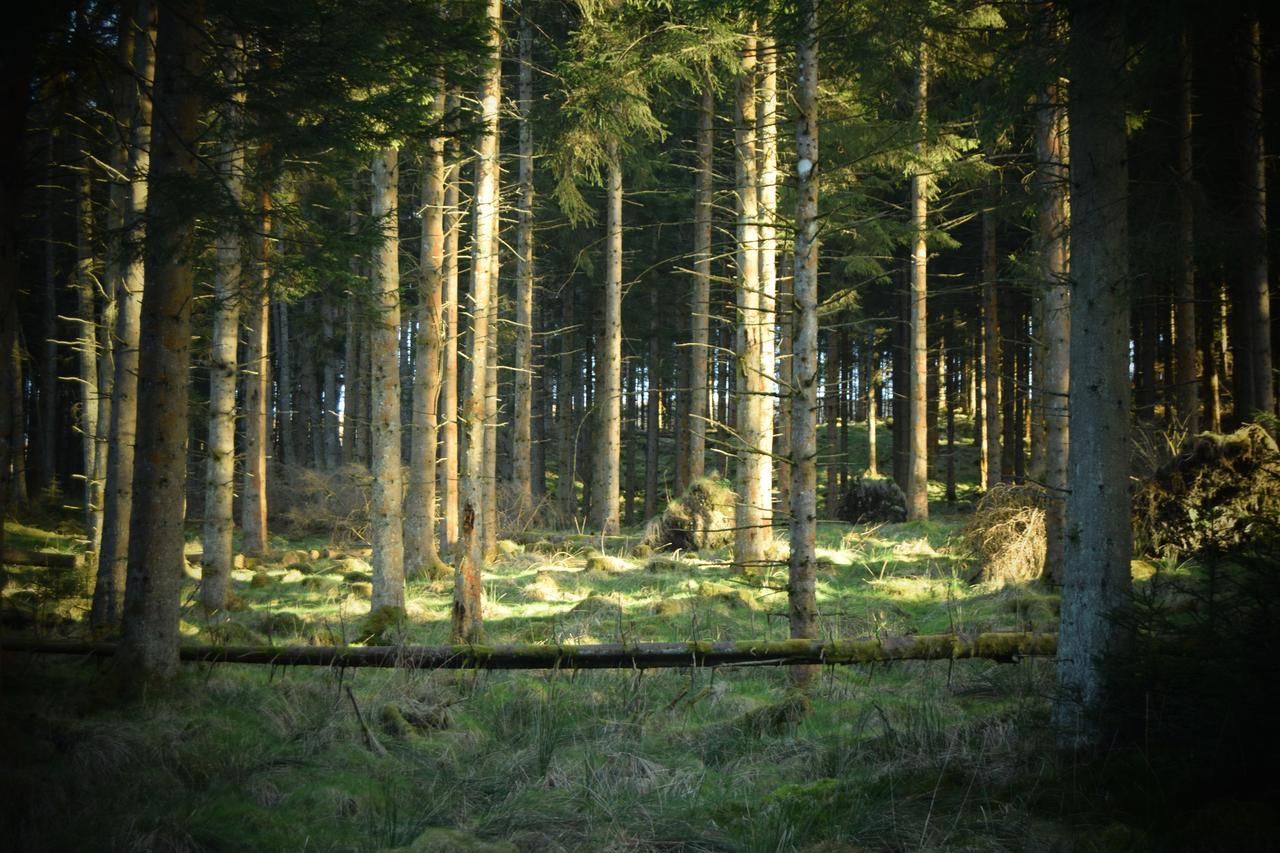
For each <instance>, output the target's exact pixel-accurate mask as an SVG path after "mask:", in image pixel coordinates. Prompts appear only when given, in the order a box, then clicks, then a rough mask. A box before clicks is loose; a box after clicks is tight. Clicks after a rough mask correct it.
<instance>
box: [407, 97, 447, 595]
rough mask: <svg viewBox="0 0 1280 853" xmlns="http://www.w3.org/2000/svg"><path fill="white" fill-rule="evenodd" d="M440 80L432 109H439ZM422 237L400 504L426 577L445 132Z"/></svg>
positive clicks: (432, 548)
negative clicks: (404, 492) (408, 442)
mask: <svg viewBox="0 0 1280 853" xmlns="http://www.w3.org/2000/svg"><path fill="white" fill-rule="evenodd" d="M444 102H445V98H444V90H443V86H442V87H441V88H440V89H439V91H438V92H437V94H436V110H437V111H438V112H443V111H444ZM421 211H422V243H421V247H420V250H419V267H420V268H421V270H422V273H421V276H422V277H421V279H420V282H419V291H418V301H419V308H418V340H417V350H418V365H417V370H416V371H415V374H414V379H413V420H412V432H413V435H412V439H413V442H412V448H411V450H410V463H409V472H408V479H409V493H408V496H407V497H406V499H405V501H406V506H405V525H404V527H405V536H404V539H405V543H404V544H405V568H406V570H407V571H408V572H409V573H410V574H411V575H425V576H428V577H431V578H437V577H444V576H445V575H446V574H447V571H446V568H445V566H444V564H443V563H442V562H441V561H440V555H439V551H438V550H437V548H436V464H437V461H438V460H437V459H436V450H437V446H438V439H439V424H440V416H439V415H440V408H439V406H440V385H441V373H442V369H441V368H442V367H443V355H444V336H445V328H444V311H443V304H444V303H443V290H444V137H440V136H437V137H435V138H433V139H432V140H431V142H430V145H429V147H428V150H427V153H426V156H424V157H423V159H422V198H421Z"/></svg>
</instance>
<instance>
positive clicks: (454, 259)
mask: <svg viewBox="0 0 1280 853" xmlns="http://www.w3.org/2000/svg"><path fill="white" fill-rule="evenodd" d="M457 100H458V97H457V95H456V94H452V93H451V94H450V95H449V97H448V98H447V99H446V101H445V109H446V111H447V112H453V111H454V110H455V109H456V108H457ZM455 144H456V143H454V142H446V143H445V153H446V160H447V163H446V167H445V183H444V209H445V219H444V279H443V282H444V322H445V339H444V376H443V378H442V379H443V382H442V384H443V389H442V390H443V393H442V394H441V398H440V407H441V416H442V417H443V418H444V439H443V441H441V448H440V452H441V454H442V455H443V456H444V464H443V465H442V466H441V470H440V481H441V485H442V488H441V490H440V491H441V497H442V500H441V504H442V506H441V513H440V514H441V516H442V517H443V521H444V524H443V528H444V529H443V530H442V531H441V539H442V544H443V547H444V548H445V549H446V550H447V551H448V552H449V553H453V552H454V551H455V550H456V549H457V547H458V508H459V504H458V469H459V463H460V461H461V453H460V451H459V447H458V378H459V377H458V341H459V340H460V330H459V326H458V232H459V231H461V230H462V215H461V214H460V213H459V211H458V176H459V173H460V171H461V169H460V167H459V165H458V163H457V162H455V160H456V158H455V157H453V156H451V155H452V154H453V153H454V152H453V147H454V145H455Z"/></svg>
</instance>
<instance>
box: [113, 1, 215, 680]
mask: <svg viewBox="0 0 1280 853" xmlns="http://www.w3.org/2000/svg"><path fill="white" fill-rule="evenodd" d="M203 20H204V4H203V3H202V2H200V0H193V2H192V3H190V4H187V5H186V6H185V7H184V8H183V9H182V12H181V13H179V12H178V10H177V9H176V8H175V7H173V6H170V5H168V4H159V6H158V13H157V33H156V73H155V86H154V89H153V93H154V95H153V98H154V101H153V103H154V110H155V115H156V121H155V125H154V132H153V133H152V134H151V163H150V169H149V171H148V175H149V179H150V181H151V182H152V185H153V188H163V191H160V190H157V191H155V192H152V193H150V195H149V197H148V199H147V231H148V233H147V255H146V261H145V263H146V282H145V284H144V286H143V295H142V319H141V332H140V337H139V340H140V342H141V343H140V349H139V356H138V371H139V376H138V411H139V412H146V413H147V415H146V417H144V418H140V419H139V421H138V437H137V451H136V452H137V456H136V465H135V469H134V507H133V510H134V511H133V514H132V517H131V519H130V526H129V563H128V577H127V583H126V589H125V603H124V617H125V632H124V644H123V646H122V648H121V657H123V658H124V659H125V662H124V671H125V672H127V673H130V674H131V675H134V676H137V677H138V680H139V681H140V682H142V681H148V680H151V679H153V678H167V677H172V676H173V675H175V674H176V673H177V669H178V605H179V596H180V594H181V591H182V582H183V574H182V565H183V557H182V546H183V532H182V523H183V515H184V511H185V506H186V501H185V497H186V479H187V453H186V451H187V398H188V389H189V375H188V372H189V368H190V364H191V301H192V297H193V296H194V287H193V285H194V270H193V268H192V266H191V249H192V247H193V245H194V243H195V216H194V210H193V209H192V207H191V202H190V200H189V198H187V194H186V193H182V192H175V191H174V190H175V184H177V185H181V184H183V183H186V182H188V181H191V180H194V179H195V175H196V153H195V152H196V141H197V140H196V135H197V131H198V128H199V117H200V109H201V106H200V98H199V95H198V92H199V88H198V86H199V82H198V80H199V77H200V71H201V66H202V65H203V61H202V57H201V54H200V51H201V49H202V45H203V44H204V36H203V33H202V32H201V30H200V26H201V25H202V23H203Z"/></svg>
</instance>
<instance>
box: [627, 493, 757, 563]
mask: <svg viewBox="0 0 1280 853" xmlns="http://www.w3.org/2000/svg"><path fill="white" fill-rule="evenodd" d="M737 499H738V496H737V495H736V494H734V492H733V490H732V489H730V488H729V486H728V484H726V483H725V482H723V481H721V480H714V479H712V478H710V477H702V478H701V479H698V480H695V481H693V483H691V484H690V485H689V488H688V489H686V490H685V493H684V495H683V496H681V497H679V498H677V499H676V500H674V501H672V502H671V503H669V504H667V508H666V510H664V511H663V513H662V515H660V516H658V517H657V518H655V519H653V520H652V521H650V522H649V524H648V526H647V527H646V528H645V537H644V542H645V544H646V545H648V546H650V547H651V548H674V549H679V550H682V551H701V550H703V549H706V548H722V547H724V546H725V545H729V544H731V543H732V542H733V505H734V503H735V502H736V501H737Z"/></svg>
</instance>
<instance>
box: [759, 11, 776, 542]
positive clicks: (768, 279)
mask: <svg viewBox="0 0 1280 853" xmlns="http://www.w3.org/2000/svg"><path fill="white" fill-rule="evenodd" d="M757 47H758V49H759V56H760V62H759V67H760V106H759V109H757V111H756V128H757V130H756V136H757V140H758V143H759V147H760V175H759V181H758V183H757V188H758V195H759V217H760V234H759V236H760V323H759V328H760V363H761V380H762V385H763V395H762V396H761V397H760V411H759V413H758V417H759V419H760V429H761V442H760V449H761V452H762V453H763V454H764V458H762V459H761V460H760V466H759V471H758V473H759V476H760V485H759V491H760V496H761V513H762V515H763V517H764V521H765V523H766V525H771V524H772V521H773V482H774V478H773V473H774V472H773V467H774V461H773V448H774V416H775V413H776V409H777V400H778V397H779V394H780V387H779V384H778V367H777V361H778V341H777V333H776V331H775V328H776V326H777V321H778V260H777V258H778V240H777V236H776V230H777V229H776V227H775V225H774V223H776V222H777V220H778V124H777V121H778V45H777V43H776V42H775V41H774V39H773V36H761V38H760V39H759V42H758V44H757ZM764 533H765V540H766V541H768V540H770V539H772V538H773V533H772V530H771V528H766V530H765V531H764Z"/></svg>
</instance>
